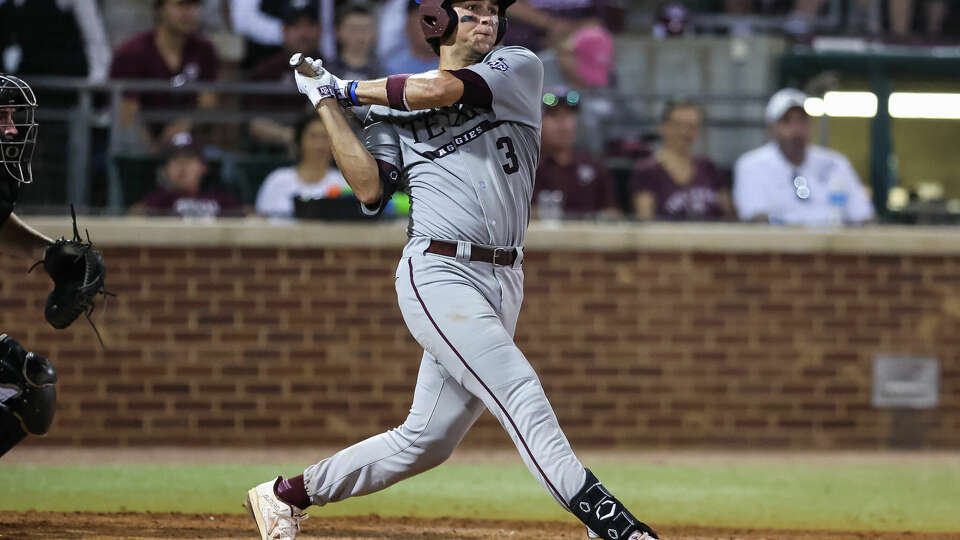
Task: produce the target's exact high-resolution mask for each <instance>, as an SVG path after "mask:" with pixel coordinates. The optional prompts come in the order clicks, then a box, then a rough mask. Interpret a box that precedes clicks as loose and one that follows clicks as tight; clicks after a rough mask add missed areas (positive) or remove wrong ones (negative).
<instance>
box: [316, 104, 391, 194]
mask: <svg viewBox="0 0 960 540" xmlns="http://www.w3.org/2000/svg"><path fill="white" fill-rule="evenodd" d="M317 114H319V115H320V118H321V119H322V120H323V125H324V126H325V127H326V128H327V133H331V134H332V137H330V140H331V145H332V148H333V159H335V160H336V162H337V167H339V168H340V172H341V173H343V177H344V178H345V179H346V180H347V183H348V184H350V188H351V189H352V190H353V194H354V195H356V197H357V199H359V200H360V202H362V203H364V204H374V203H376V202H378V201H379V200H380V196H381V195H382V194H383V186H381V185H380V169H379V167H377V162H376V161H375V160H374V159H373V156H371V155H370V152H369V151H367V147H365V146H364V145H363V142H361V141H360V139H358V138H357V136H356V135H355V134H354V133H353V130H352V129H350V124H349V123H348V122H347V118H346V117H345V116H344V114H343V111H342V110H341V109H340V105H338V104H337V102H336V100H334V99H324V100H322V101H321V102H320V104H319V105H317Z"/></svg>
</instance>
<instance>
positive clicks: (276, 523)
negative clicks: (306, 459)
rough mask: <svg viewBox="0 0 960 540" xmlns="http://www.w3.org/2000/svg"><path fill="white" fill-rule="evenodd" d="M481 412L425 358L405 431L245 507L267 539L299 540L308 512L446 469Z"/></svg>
mask: <svg viewBox="0 0 960 540" xmlns="http://www.w3.org/2000/svg"><path fill="white" fill-rule="evenodd" d="M482 412H483V402H481V401H480V400H479V399H477V398H476V397H474V396H473V395H472V394H470V393H469V392H467V391H466V390H465V389H463V388H462V387H461V386H460V385H459V384H458V383H456V382H455V381H454V380H453V379H452V378H451V377H450V375H449V374H448V373H447V372H446V371H445V370H444V369H443V368H442V367H441V366H440V365H439V364H438V363H437V361H436V359H434V358H433V357H432V356H431V355H430V354H427V353H424V355H423V359H422V360H421V362H420V372H419V374H418V376H417V384H416V390H415V391H414V396H413V405H412V406H411V408H410V413H409V415H408V416H407V419H406V420H405V421H404V423H403V425H401V426H399V427H397V428H395V429H391V430H389V431H387V432H384V433H381V434H379V435H376V436H373V437H370V438H369V439H367V440H364V441H361V442H359V443H357V444H355V445H353V446H351V447H349V448H346V449H344V450H341V451H340V452H337V453H336V454H334V455H333V456H331V457H329V458H327V459H325V460H323V461H321V462H319V463H317V464H315V465H311V466H310V467H308V468H307V469H306V470H305V471H304V473H303V475H299V476H295V477H292V478H288V479H282V478H279V477H278V478H277V479H276V480H271V481H269V482H265V483H263V484H261V485H259V486H257V487H255V488H253V489H251V490H250V492H249V493H248V497H247V502H246V506H247V508H248V510H249V511H250V513H251V515H253V517H254V519H255V520H256V522H257V526H258V528H259V529H260V533H261V537H262V538H294V536H295V535H296V532H297V530H298V526H299V521H300V520H301V519H302V510H303V509H304V508H306V507H307V506H310V505H311V504H316V505H324V504H326V503H329V502H336V501H341V500H343V499H346V498H348V497H353V496H356V495H365V494H368V493H372V492H374V491H379V490H381V489H384V488H386V487H389V486H391V485H393V484H394V483H396V482H399V481H400V480H403V479H405V478H409V477H410V476H413V475H416V474H418V473H421V472H423V471H426V470H428V469H430V468H432V467H435V466H437V465H439V464H440V463H442V462H443V461H444V460H446V459H447V458H448V457H449V456H450V454H451V453H452V452H453V450H454V448H456V446H457V444H459V443H460V441H461V440H462V439H463V436H464V435H465V434H466V432H467V430H469V429H470V426H472V425H473V423H474V422H475V421H476V419H477V418H478V417H479V416H480V414H481V413H482ZM271 535H275V536H271Z"/></svg>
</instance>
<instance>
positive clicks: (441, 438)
mask: <svg viewBox="0 0 960 540" xmlns="http://www.w3.org/2000/svg"><path fill="white" fill-rule="evenodd" d="M428 244H429V239H426V238H414V239H411V240H410V242H409V243H408V244H407V247H406V248H405V249H404V256H403V258H402V259H401V260H400V264H399V265H398V267H397V273H396V290H397V297H398V299H399V303H400V310H401V312H402V313H403V318H404V321H405V322H406V324H407V327H408V328H409V329H410V332H411V333H412V334H413V337H414V338H415V339H416V340H417V342H418V343H419V344H420V345H421V346H422V347H423V349H424V353H423V359H422V360H421V361H420V372H419V374H418V376H417V384H416V389H415V391H414V395H413V405H412V407H411V408H410V414H409V416H407V419H406V420H405V421H404V423H403V425H401V426H400V427H397V428H395V429H391V430H389V431H386V432H384V433H381V434H379V435H376V436H373V437H370V438H369V439H367V440H365V441H362V442H359V443H357V444H355V445H353V446H351V447H349V448H346V449H344V450H341V451H340V452H337V453H336V454H334V455H333V456H331V457H329V458H327V459H324V460H323V461H320V462H319V463H317V464H315V465H311V466H310V467H308V468H307V469H306V470H305V471H304V475H303V476H304V484H305V485H306V489H307V494H308V495H309V496H310V498H311V500H312V502H313V504H316V505H324V504H327V503H329V502H336V501H341V500H343V499H346V498H348V497H353V496H356V495H366V494H368V493H373V492H375V491H379V490H381V489H384V488H386V487H388V486H390V485H392V484H394V483H396V482H399V481H400V480H403V479H405V478H409V477H411V476H414V475H416V474H419V473H421V472H424V471H426V470H428V469H431V468H433V467H436V466H437V465H439V464H441V463H443V462H444V461H445V460H446V459H447V458H448V457H449V456H450V454H451V453H453V450H454V448H456V447H457V444H459V443H460V441H461V440H462V439H463V436H464V435H465V434H466V433H467V430H469V429H470V426H472V425H473V423H474V422H475V421H476V419H477V418H478V417H479V416H480V414H481V413H482V412H483V409H484V407H486V408H487V410H489V411H490V412H491V413H493V415H494V416H495V417H496V418H497V420H499V421H500V424H501V425H502V426H503V427H504V429H505V430H506V431H507V433H509V435H510V437H511V438H512V439H513V442H514V444H516V446H517V450H518V451H519V452H520V456H521V458H523V461H524V463H525V464H526V465H527V467H528V468H529V469H530V472H531V473H533V476H534V477H535V478H536V479H537V480H538V481H539V482H540V484H541V485H542V486H543V487H544V488H546V490H547V491H548V492H549V493H550V495H552V496H553V497H554V499H556V500H557V502H559V503H560V504H561V505H563V506H564V508H567V504H568V502H569V501H570V500H571V499H572V498H573V497H574V496H575V495H576V494H577V492H578V491H579V490H580V489H581V488H582V487H583V484H584V481H585V478H586V472H585V470H584V468H583V465H582V464H581V463H580V460H579V459H577V457H576V456H575V455H574V453H573V450H572V449H571V448H570V443H569V442H568V441H567V439H566V437H565V436H564V434H563V431H562V430H561V429H560V425H559V423H558V422H557V417H556V415H555V414H554V412H553V409H552V408H551V406H550V403H549V401H547V396H546V395H545V394H544V392H543V387H542V386H541V385H540V380H539V378H538V377H537V374H536V373H535V372H534V370H533V368H532V367H531V366H530V363H529V362H528V361H527V359H526V358H525V357H524V355H523V353H521V352H520V349H518V348H517V346H516V345H515V344H514V342H513V334H514V331H515V329H516V324H517V316H518V315H519V313H520V304H521V302H522V300H523V270H522V268H521V267H520V264H521V261H522V254H521V256H520V257H518V259H517V261H516V262H515V263H514V264H513V265H512V266H494V265H493V264H490V263H484V262H469V255H468V254H465V253H464V254H463V255H462V256H459V257H457V258H456V259H455V258H451V257H443V256H440V255H434V254H430V253H424V251H425V249H426V246H427V245H428ZM464 247H465V246H464ZM462 251H465V250H462Z"/></svg>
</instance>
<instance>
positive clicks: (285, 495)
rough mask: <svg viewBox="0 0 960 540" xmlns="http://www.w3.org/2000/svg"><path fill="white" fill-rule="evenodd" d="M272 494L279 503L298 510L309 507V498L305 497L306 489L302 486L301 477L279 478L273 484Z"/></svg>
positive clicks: (299, 475) (300, 475)
mask: <svg viewBox="0 0 960 540" xmlns="http://www.w3.org/2000/svg"><path fill="white" fill-rule="evenodd" d="M273 494H274V495H276V496H277V498H278V499H280V500H281V501H283V502H285V503H287V504H291V505H293V506H296V507H297V508H299V509H300V510H303V509H304V508H306V507H308V506H310V505H311V504H313V503H311V502H310V497H308V496H307V488H306V487H304V485H303V475H302V474H298V475H297V476H294V477H293V478H287V479H286V480H284V479H283V477H282V476H281V477H280V478H278V479H277V482H276V483H275V484H273Z"/></svg>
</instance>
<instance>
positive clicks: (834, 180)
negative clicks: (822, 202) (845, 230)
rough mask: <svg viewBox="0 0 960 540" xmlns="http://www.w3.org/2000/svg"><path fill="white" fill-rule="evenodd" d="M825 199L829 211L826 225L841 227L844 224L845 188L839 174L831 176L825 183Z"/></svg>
mask: <svg viewBox="0 0 960 540" xmlns="http://www.w3.org/2000/svg"><path fill="white" fill-rule="evenodd" d="M827 201H828V204H829V212H828V215H827V225H829V226H831V227H842V226H843V224H844V215H845V212H844V210H845V209H846V207H847V190H846V187H845V186H844V182H843V179H842V178H840V177H839V176H836V175H834V176H831V177H830V181H829V182H828V184H827Z"/></svg>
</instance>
